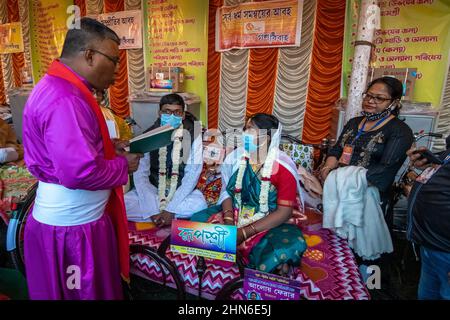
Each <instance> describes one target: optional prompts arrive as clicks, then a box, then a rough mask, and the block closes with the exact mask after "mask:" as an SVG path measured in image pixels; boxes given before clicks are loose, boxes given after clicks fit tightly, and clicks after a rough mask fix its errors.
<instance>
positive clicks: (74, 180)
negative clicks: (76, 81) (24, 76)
mask: <svg viewBox="0 0 450 320" xmlns="http://www.w3.org/2000/svg"><path fill="white" fill-rule="evenodd" d="M84 82H85V83H86V81H84ZM23 144H24V147H25V162H26V164H27V167H28V169H29V171H30V172H31V173H32V174H33V175H34V176H35V177H36V178H37V179H38V180H40V181H43V182H47V183H53V184H59V185H62V186H64V187H66V188H68V189H83V190H92V191H94V190H107V189H113V188H114V187H117V186H121V185H124V184H126V183H127V180H128V165H127V160H126V159H125V158H124V157H121V156H118V157H116V158H114V159H113V160H106V159H104V152H103V143H102V137H101V134H100V129H99V127H98V124H97V119H96V117H95V114H94V112H93V111H92V110H91V108H90V106H89V104H88V103H87V101H85V100H84V99H83V95H82V93H81V92H80V91H79V89H77V88H76V87H75V86H73V85H72V84H70V83H69V82H67V81H65V80H63V79H60V78H57V77H53V76H49V75H45V76H44V77H43V78H42V80H41V81H40V82H39V83H38V84H37V85H36V87H35V88H34V90H33V91H32V93H31V95H30V98H29V99H28V101H27V104H26V106H25V111H24V116H23ZM74 265H75V266H79V267H80V269H79V270H75V271H74V269H73V267H71V266H74ZM25 267H26V276H27V282H28V287H29V294H30V298H31V299H120V298H122V290H121V283H120V281H121V280H120V270H119V261H118V254H117V240H116V235H115V232H114V227H113V225H112V223H111V221H110V219H109V217H108V215H107V214H103V216H102V217H101V219H99V220H96V221H94V222H90V223H86V224H82V225H77V226H70V227H58V226H52V225H48V224H43V223H40V222H38V221H37V220H35V219H33V218H32V217H30V218H29V220H28V223H27V224H26V227H25ZM77 271H79V272H80V273H81V274H80V275H81V280H80V283H79V285H75V288H73V287H74V286H73V285H68V282H72V284H73V283H76V281H75V282H73V281H72V280H73V277H72V278H70V277H71V276H73V275H74V274H75V273H76V272H77Z"/></svg>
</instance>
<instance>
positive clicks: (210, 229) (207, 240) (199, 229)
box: [170, 220, 237, 262]
mask: <svg viewBox="0 0 450 320" xmlns="http://www.w3.org/2000/svg"><path fill="white" fill-rule="evenodd" d="M236 240H237V229H236V226H228V225H219V224H211V223H202V222H194V221H188V220H173V221H172V231H171V235H170V249H171V250H172V251H174V252H179V253H184V254H192V255H196V256H202V257H206V258H209V259H217V260H223V261H228V262H235V261H236Z"/></svg>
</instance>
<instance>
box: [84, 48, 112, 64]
mask: <svg viewBox="0 0 450 320" xmlns="http://www.w3.org/2000/svg"><path fill="white" fill-rule="evenodd" d="M87 50H91V51H93V52H96V53H100V54H101V55H102V56H104V57H106V58H108V59H109V60H110V61H112V63H114V66H116V65H117V64H118V63H119V62H120V60H119V57H111V56H109V55H107V54H105V53H103V52H101V51H98V50H95V49H84V50H82V51H87Z"/></svg>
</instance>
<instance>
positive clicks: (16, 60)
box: [7, 0, 25, 87]
mask: <svg viewBox="0 0 450 320" xmlns="http://www.w3.org/2000/svg"><path fill="white" fill-rule="evenodd" d="M7 3H8V21H9V22H10V23H11V22H20V16H19V1H18V0H8V1H7ZM12 64H13V77H14V85H15V86H16V87H21V86H22V79H21V78H22V69H23V67H25V57H24V55H23V52H19V53H13V54H12Z"/></svg>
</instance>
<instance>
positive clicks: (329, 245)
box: [129, 214, 369, 300]
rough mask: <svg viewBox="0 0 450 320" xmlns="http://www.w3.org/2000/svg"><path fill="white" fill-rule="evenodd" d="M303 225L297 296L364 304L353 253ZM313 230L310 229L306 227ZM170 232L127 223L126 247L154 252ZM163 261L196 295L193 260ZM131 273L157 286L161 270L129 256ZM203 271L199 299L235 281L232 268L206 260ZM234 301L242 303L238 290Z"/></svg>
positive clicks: (181, 257) (175, 258) (169, 281)
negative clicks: (304, 247) (142, 247)
mask: <svg viewBox="0 0 450 320" xmlns="http://www.w3.org/2000/svg"><path fill="white" fill-rule="evenodd" d="M307 216H314V218H312V219H311V220H314V219H315V221H314V225H307V224H306V223H305V225H304V227H302V232H303V234H304V236H305V240H306V242H307V244H308V249H307V250H306V252H305V254H304V255H303V258H302V265H301V267H300V268H297V269H296V271H295V277H296V280H299V281H300V282H301V288H300V289H301V296H302V298H303V299H308V300H323V299H329V300H347V299H355V300H368V299H369V294H368V291H367V289H366V286H365V284H364V283H363V280H362V278H361V276H360V273H359V271H358V267H357V265H356V262H355V259H354V256H353V253H352V251H351V249H350V248H349V246H348V244H347V243H346V241H345V240H343V239H340V238H339V237H338V236H336V235H335V234H334V233H333V232H332V231H330V230H328V229H321V228H318V227H317V225H318V224H317V222H318V221H317V220H318V219H317V215H314V214H311V215H310V214H307ZM310 226H313V227H310ZM169 233H170V228H164V229H158V228H156V227H152V226H151V225H150V224H149V225H148V227H147V228H146V227H145V224H136V223H133V222H130V223H129V237H130V244H141V245H145V246H148V247H150V248H153V249H154V250H156V249H157V248H158V247H159V245H160V244H161V242H162V241H163V240H164V239H165V238H166V237H167V236H168V235H169ZM167 257H168V258H169V259H170V260H171V261H173V262H174V263H175V265H176V266H177V268H178V272H179V273H180V276H181V279H182V281H183V282H184V285H185V289H186V291H187V292H188V293H191V294H197V293H198V276H197V271H196V265H197V257H195V256H192V255H185V254H178V253H173V252H171V251H170V250H168V251H167ZM131 261H132V272H133V273H135V274H137V275H139V276H142V277H144V278H146V279H149V280H152V281H154V282H157V283H162V282H163V274H162V272H161V269H160V268H159V267H158V265H157V264H156V263H155V261H153V260H151V259H150V258H148V257H147V256H144V255H141V254H135V255H132V256H131ZM206 264H207V268H206V272H205V274H204V276H203V280H202V296H203V297H205V298H208V299H214V298H215V296H216V295H217V294H218V292H219V291H220V290H221V289H222V288H223V286H224V285H225V284H226V283H227V282H229V281H230V280H232V279H235V278H237V277H239V271H238V268H237V266H236V265H233V266H229V267H227V266H224V265H218V264H216V263H213V262H212V261H211V260H206ZM166 281H167V282H166V283H167V285H169V286H170V287H175V285H174V281H173V279H172V278H171V277H170V276H169V277H168V278H167V279H166ZM233 298H234V299H243V294H242V290H240V291H239V292H237V293H236V294H235V295H234V296H233Z"/></svg>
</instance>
